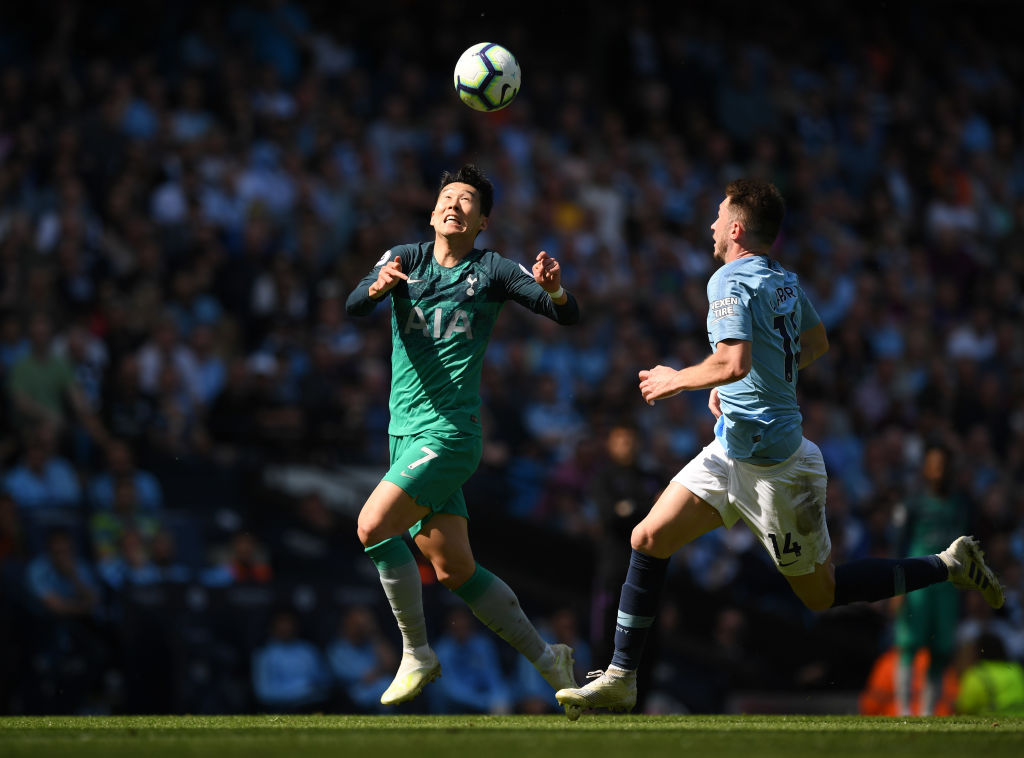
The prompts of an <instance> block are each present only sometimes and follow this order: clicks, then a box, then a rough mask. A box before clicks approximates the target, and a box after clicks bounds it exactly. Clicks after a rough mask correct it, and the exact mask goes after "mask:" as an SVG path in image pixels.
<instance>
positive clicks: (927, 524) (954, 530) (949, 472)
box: [895, 444, 968, 716]
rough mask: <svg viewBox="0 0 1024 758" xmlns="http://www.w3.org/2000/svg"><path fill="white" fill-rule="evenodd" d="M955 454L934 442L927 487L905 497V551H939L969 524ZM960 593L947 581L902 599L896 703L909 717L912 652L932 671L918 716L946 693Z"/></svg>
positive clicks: (925, 464)
mask: <svg viewBox="0 0 1024 758" xmlns="http://www.w3.org/2000/svg"><path fill="white" fill-rule="evenodd" d="M953 473H954V472H953V467H952V453H951V451H950V450H949V449H948V448H946V447H945V446H943V445H940V444H931V445H928V447H927V448H926V450H925V453H924V459H923V461H922V464H921V478H922V480H923V482H922V483H923V485H924V487H923V491H921V492H920V493H918V494H917V495H916V496H915V497H912V498H910V499H908V500H907V502H906V503H905V504H904V505H903V507H902V508H901V509H900V511H899V515H900V521H901V523H900V524H899V527H900V532H901V539H900V540H899V542H898V544H900V545H901V546H902V547H904V551H903V552H904V553H905V554H910V555H927V554H928V553H937V552H939V551H941V550H942V549H943V547H945V546H946V545H948V544H949V542H950V540H952V539H954V538H956V536H957V535H959V534H962V533H963V531H964V529H965V528H966V527H967V522H968V513H967V503H966V501H965V500H964V499H963V498H962V497H960V496H959V495H958V494H957V493H956V492H955V490H954V489H953V479H954V476H953ZM959 617H960V593H958V592H957V591H956V588H955V587H953V585H951V584H949V583H948V582H943V583H941V584H934V585H932V586H931V587H925V588H924V589H922V590H921V591H920V592H911V593H910V594H908V595H907V596H906V597H904V598H901V599H900V606H899V613H898V615H897V617H896V628H895V632H896V634H895V638H896V640H895V641H896V647H897V648H898V649H899V655H900V659H899V664H898V665H897V667H896V704H897V707H898V708H899V711H900V715H903V716H907V715H910V701H911V698H910V689H911V686H910V685H911V679H912V678H913V662H914V655H915V654H916V653H917V651H918V650H920V649H921V648H927V649H928V653H929V663H928V675H927V676H926V677H925V683H924V688H923V689H922V692H921V712H920V713H919V714H918V715H920V716H930V715H931V714H932V712H933V711H934V709H935V703H936V701H937V700H938V698H939V696H940V695H941V694H942V677H943V674H945V672H946V667H947V666H949V664H950V662H951V661H952V660H953V652H954V647H955V644H956V640H955V633H956V623H957V619H958V618H959Z"/></svg>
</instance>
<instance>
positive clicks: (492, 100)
mask: <svg viewBox="0 0 1024 758" xmlns="http://www.w3.org/2000/svg"><path fill="white" fill-rule="evenodd" d="M520 78H521V76H520V72H519V63H517V62H516V57H515V56H514V55H512V53H510V52H509V51H508V50H506V49H505V48H503V47H502V46H501V45H496V44H494V43H493V42H480V43H478V44H476V45H473V47H471V48H469V49H468V50H467V51H466V52H464V53H463V54H462V56H461V57H460V58H459V62H458V63H456V64H455V92H456V93H457V94H458V96H459V99H460V100H461V101H462V102H464V103H465V104H466V105H468V106H469V107H470V108H473V109H475V110H478V111H497V110H501V109H502V108H504V107H506V106H507V105H508V104H509V103H511V102H512V101H513V100H515V97H516V95H517V94H518V93H519V82H520Z"/></svg>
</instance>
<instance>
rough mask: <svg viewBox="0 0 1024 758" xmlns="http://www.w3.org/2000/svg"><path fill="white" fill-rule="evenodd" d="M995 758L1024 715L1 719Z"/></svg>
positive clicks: (288, 734)
mask: <svg viewBox="0 0 1024 758" xmlns="http://www.w3.org/2000/svg"><path fill="white" fill-rule="evenodd" d="M50 755H53V756H58V755H59V756H103V758H108V757H110V756H139V757H140V758H161V757H162V756H213V757H215V758H231V757H232V756H246V758H251V757H252V756H297V757H298V758H320V757H321V756H324V757H326V756H330V757H331V758H349V757H351V758H389V757H390V756H401V757H402V758H411V757H415V758H430V757H432V756H445V757H448V756H452V757H455V756H457V757H458V758H534V756H557V758H574V757H575V756H580V757H581V758H582V757H583V756H586V757H587V758H630V757H631V756H640V757H643V758H646V757H647V756H673V757H674V758H683V757H687V758H704V757H705V756H741V757H742V758H773V757H774V756H779V758H796V757H798V756H813V757H814V758H839V757H840V756H861V755H863V756H869V755H870V756H875V757H877V758H887V757H888V756H897V757H898V758H905V757H906V758H913V757H916V756H921V757H922V758H937V756H947V755H948V756H957V758H999V757H1001V756H1007V757H1009V756H1013V757H1014V758H1021V756H1024V718H1020V717H1015V718H967V717H955V718H931V719H928V718H899V719H896V718H864V717H857V716H634V715H630V716H606V715H600V716H590V715H587V716H584V717H583V718H582V719H580V720H579V721H578V722H576V723H569V722H568V721H566V719H565V718H564V717H562V716H379V717H374V716H320V715H314V716H81V717H72V716H41V717H4V718H0V756H3V758H17V757H19V756H33V758H39V757H40V756H50Z"/></svg>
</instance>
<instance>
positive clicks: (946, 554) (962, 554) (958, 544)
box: [939, 537, 1003, 608]
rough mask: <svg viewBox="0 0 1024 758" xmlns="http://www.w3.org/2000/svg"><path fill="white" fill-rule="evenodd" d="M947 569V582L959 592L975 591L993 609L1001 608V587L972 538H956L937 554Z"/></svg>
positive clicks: (976, 542) (983, 554) (979, 547)
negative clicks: (979, 593)
mask: <svg viewBox="0 0 1024 758" xmlns="http://www.w3.org/2000/svg"><path fill="white" fill-rule="evenodd" d="M939 558H941V559H942V562H943V563H945V564H946V567H947V568H948V569H949V581H951V582H952V583H953V586H954V587H956V588H957V589H961V590H970V589H976V590H978V591H980V592H981V594H982V595H983V596H984V598H985V601H986V602H987V603H988V604H989V605H991V606H992V607H993V608H1002V607H1003V587H1002V585H1000V584H999V580H998V579H996V575H995V574H994V573H993V572H992V569H990V568H989V567H988V566H987V565H986V564H985V553H984V552H982V549H981V546H980V545H979V544H978V541H977V540H976V539H974V537H957V538H956V539H955V540H953V544H952V545H950V546H949V547H947V548H946V549H945V550H943V551H942V552H941V553H939Z"/></svg>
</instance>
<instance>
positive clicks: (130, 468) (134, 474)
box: [88, 440, 163, 511]
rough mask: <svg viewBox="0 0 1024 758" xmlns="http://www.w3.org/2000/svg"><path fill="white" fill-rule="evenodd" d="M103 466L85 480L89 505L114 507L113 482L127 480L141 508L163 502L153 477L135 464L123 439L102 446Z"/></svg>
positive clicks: (146, 508) (160, 489)
mask: <svg viewBox="0 0 1024 758" xmlns="http://www.w3.org/2000/svg"><path fill="white" fill-rule="evenodd" d="M106 455H107V465H106V468H105V469H103V470H102V471H100V472H98V473H97V474H96V475H95V476H93V477H92V480H91V481H90V482H89V488H88V491H89V504H90V505H91V506H92V508H94V509H97V510H111V509H113V507H114V501H115V490H116V484H117V482H118V481H119V480H122V479H128V480H130V481H131V483H132V486H133V487H134V496H135V504H136V505H137V506H138V507H139V508H140V509H142V510H146V511H156V510H159V509H160V507H161V506H162V505H163V489H162V488H161V486H160V482H159V481H157V478H156V477H155V476H153V474H151V473H149V472H148V471H143V470H142V469H139V468H138V467H137V466H136V465H135V455H134V453H133V452H132V449H131V447H130V445H128V443H126V442H125V441H124V440H114V441H112V442H111V443H110V444H109V445H108V446H107V448H106Z"/></svg>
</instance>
